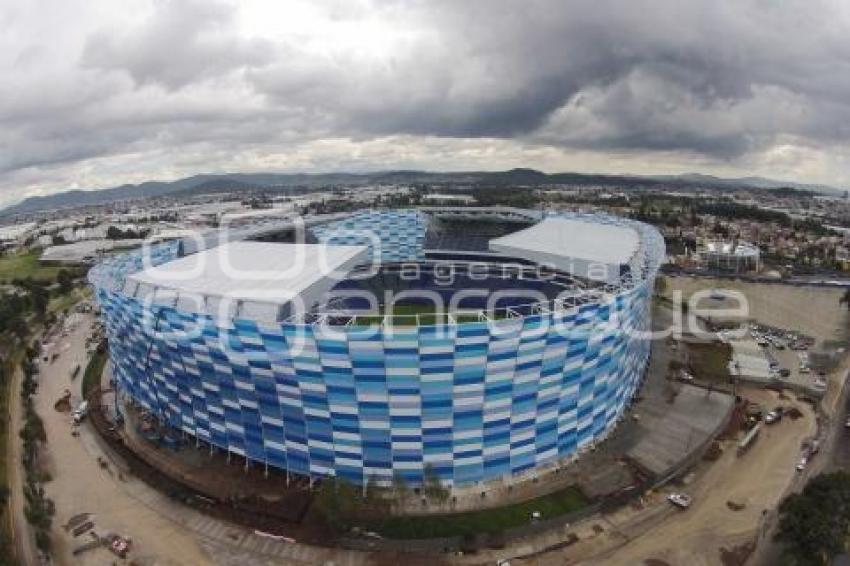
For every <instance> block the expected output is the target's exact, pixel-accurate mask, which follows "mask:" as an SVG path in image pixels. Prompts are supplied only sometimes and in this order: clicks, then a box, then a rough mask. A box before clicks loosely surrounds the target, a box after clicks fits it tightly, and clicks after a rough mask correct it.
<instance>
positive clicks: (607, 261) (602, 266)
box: [490, 216, 640, 283]
mask: <svg viewBox="0 0 850 566" xmlns="http://www.w3.org/2000/svg"><path fill="white" fill-rule="evenodd" d="M639 246H640V235H639V234H638V232H637V230H634V229H633V228H629V227H626V226H615V225H612V224H603V223H600V222H593V221H591V220H588V221H585V220H581V219H577V218H564V217H559V216H550V217H547V218H546V219H544V220H543V221H542V222H539V223H537V224H535V225H533V226H531V227H529V228H526V229H524V230H520V231H518V232H514V233H513V234H509V235H507V236H503V237H501V238H495V239H493V240H490V249H491V250H493V251H497V252H500V253H503V254H506V255H510V256H514V257H519V258H523V259H528V260H531V261H534V262H536V263H543V264H549V265H553V266H554V267H556V268H557V269H560V270H562V271H566V272H567V273H571V274H573V275H578V276H581V277H586V278H589V279H594V280H597V281H606V282H609V283H615V282H617V281H618V280H619V277H620V269H619V268H620V266H623V265H626V264H629V262H630V261H631V259H632V258H633V257H634V255H635V253H636V252H637V251H638V248H639Z"/></svg>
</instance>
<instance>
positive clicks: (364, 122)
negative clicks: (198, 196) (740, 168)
mask: <svg viewBox="0 0 850 566" xmlns="http://www.w3.org/2000/svg"><path fill="white" fill-rule="evenodd" d="M43 2H44V4H39V5H36V4H35V3H30V2H26V1H25V0H14V1H12V2H6V3H3V4H2V5H0V22H2V24H3V25H2V26H0V71H2V72H3V75H2V77H3V78H2V79H0V81H2V88H0V184H2V185H7V184H8V183H9V181H8V180H9V178H11V177H12V176H15V175H21V174H22V173H21V172H22V171H23V172H26V175H25V176H26V178H27V179H28V182H31V183H32V186H34V187H41V186H42V185H39V184H38V181H37V179H38V169H39V168H40V167H43V168H50V169H51V171H52V175H53V176H52V177H51V179H53V178H55V177H56V176H58V175H59V172H60V171H61V170H62V169H61V168H62V167H66V168H67V171H68V172H69V173H68V174H69V175H72V174H74V173H75V172H78V171H80V170H83V171H85V172H86V173H87V174H88V173H91V174H92V175H93V177H92V178H93V179H95V180H96V182H102V179H104V178H105V176H106V173H104V174H103V175H100V176H99V173H98V172H99V171H101V170H102V171H108V172H109V174H112V173H113V166H112V165H110V163H118V162H123V161H122V160H132V159H136V160H137V162H138V163H140V164H142V165H143V169H144V170H146V171H147V170H149V171H150V176H152V177H155V176H157V175H158V171H160V170H162V169H163V168H167V167H170V166H172V165H174V164H175V163H177V162H178V161H179V159H180V158H181V156H183V155H184V154H185V155H189V154H191V155H192V156H193V157H192V158H191V163H192V164H193V166H196V165H197V164H198V163H199V162H202V159H201V157H199V156H202V155H203V154H204V153H205V152H207V153H209V154H210V155H216V156H221V155H225V156H227V155H231V156H240V159H241V161H233V162H232V163H231V167H242V166H244V167H249V168H250V167H256V168H262V167H264V166H268V163H272V164H273V163H275V162H274V161H273V160H271V161H270V160H269V156H273V155H281V156H285V155H286V154H287V153H288V152H290V151H292V152H297V151H300V150H301V149H302V148H304V147H307V145H309V144H314V143H325V142H326V143H325V146H326V148H327V147H332V146H333V144H334V143H335V142H334V140H340V139H344V140H349V141H351V144H348V142H346V144H347V145H346V144H343V145H345V147H346V148H347V149H344V150H342V149H341V150H340V151H352V148H353V147H356V146H357V144H358V143H365V142H367V141H368V142H369V143H372V142H373V141H375V140H380V139H381V137H382V136H406V137H407V138H408V142H407V143H408V145H406V147H405V150H404V151H405V154H404V159H405V161H404V162H405V163H410V162H413V163H417V164H422V165H420V166H424V167H427V166H428V157H429V155H435V154H437V153H439V154H443V153H444V151H443V150H442V149H439V151H437V149H435V148H437V146H436V145H435V141H434V139H433V138H434V137H437V138H439V139H444V140H446V142H445V146H446V147H454V146H453V145H452V144H455V143H456V142H458V141H459V140H462V141H463V142H464V146H463V147H464V148H466V149H465V150H466V151H471V150H470V147H473V146H474V143H475V142H476V140H479V141H478V143H479V147H480V153H481V155H487V152H488V151H490V149H491V144H492V143H496V142H498V143H501V141H500V140H507V141H510V142H512V143H516V144H517V148H518V150H519V148H520V147H530V146H533V147H542V148H553V149H555V150H557V151H562V152H563V155H569V154H570V152H573V151H588V152H592V153H593V154H594V155H597V156H601V157H600V158H599V159H596V161H595V163H601V164H602V165H601V167H602V168H603V169H604V168H605V165H604V163H605V162H604V156H606V155H612V156H614V155H624V154H631V155H635V156H638V157H640V156H646V157H647V158H648V159H652V158H653V156H657V155H660V154H662V153H663V154H664V155H665V156H666V159H667V160H668V161H667V165H668V168H675V163H676V159H679V158H677V157H676V156H677V155H679V156H682V157H681V160H682V162H683V163H686V162H687V161H686V160H687V159H690V158H692V156H698V158H699V159H702V162H703V163H708V164H711V163H730V164H740V163H751V162H758V161H759V160H767V161H766V162H769V163H774V162H775V161H774V160H775V156H773V154H771V152H772V151H773V150H775V149H776V148H778V147H782V148H787V147H793V148H795V150H794V151H793V152H791V153H788V152H785V153H783V155H786V156H787V155H792V154H793V155H794V156H798V155H800V154H801V153H800V152H809V154H811V153H812V152H815V153H816V154H817V155H816V157H817V158H818V159H826V160H829V159H837V158H836V157H834V156H840V155H841V154H842V152H843V151H845V150H846V148H847V146H848V144H850V39H848V38H850V8H848V5H847V4H846V3H845V2H843V1H841V0H834V1H831V2H829V1H814V2H812V1H806V2H802V1H789V2H781V3H780V2H767V1H759V0H753V1H751V2H740V1H724V0H720V1H716V0H712V1H708V0H706V1H700V2H681V1H680V0H657V1H650V2H620V1H618V2H613V1H605V0H594V1H589V0H588V1H585V0H572V1H554V0H553V1H545V2H544V1H536V0H529V1H524V2H516V1H508V0H476V1H465V2H456V1H449V0H444V1H424V0H421V1H411V2H401V1H392V0H376V1H371V2H370V1H369V0H362V1H359V2H355V1H350V2H349V1H346V2H341V1H340V2H310V1H306V0H305V1H303V2H302V1H297V0H291V1H289V2H273V3H268V4H262V5H260V4H258V3H256V2H252V1H251V0H246V1H245V2H218V1H200V0H194V1H187V2H181V1H177V0H128V1H127V3H124V2H122V3H115V2H110V1H109V0H91V1H89V2H67V1H62V0H43ZM258 6H259V7H258ZM272 12H273V13H272ZM494 138H496V141H495V142H494V141H493V139H494ZM416 139H421V142H420V143H419V144H418V148H419V149H418V151H417V150H416V149H415V148H416V147H417V144H416V142H415V140H416ZM411 140H412V141H411ZM467 142H469V143H468V144H467ZM386 143H387V145H388V147H387V151H386V152H378V154H380V155H382V156H383V155H384V154H385V153H386V155H389V156H391V155H392V152H391V151H390V150H391V149H392V147H391V146H392V144H393V143H395V142H393V141H388V142H386ZM470 144H471V145H470ZM370 147H371V148H372V149H373V150H374V149H375V145H374V143H372V145H371V146H370ZM797 150H799V151H797ZM803 150H805V151H803ZM765 156H768V157H765ZM354 157H356V155H355V156H353V155H340V159H346V162H348V160H350V159H352V158H354ZM785 158H787V157H785ZM794 158H795V159H797V158H798V157H794ZM386 159H387V160H391V159H392V157H387V158H386ZM92 160H98V163H99V164H105V165H98V166H96V167H95V166H91V165H90V163H91V162H93V161H92ZM110 160H112V161H110ZM565 163H571V162H569V161H566V162H565ZM395 164H396V163H395V162H393V161H380V162H375V163H371V164H364V167H372V168H385V167H392V166H394V165H395ZM215 165H216V163H213V162H211V163H210V167H211V168H213V167H214V166H215ZM501 165H502V163H501V162H499V163H496V162H494V163H493V164H492V167H499V166H501ZM569 166H570V165H569V164H568V165H566V167H569ZM683 167H684V165H683ZM806 167H807V164H806V163H802V162H801V163H799V164H795V163H788V164H787V168H788V170H789V171H791V172H793V171H800V172H804V171H806ZM830 167H843V168H844V169H832V170H824V171H821V172H820V174H822V175H833V176H835V177H836V178H840V179H844V178H848V177H850V172H848V171H847V167H848V166H847V165H846V164H839V165H830ZM328 168H332V167H328ZM801 174H802V173H801ZM30 179H35V181H29V180H30ZM104 182H105V181H104ZM45 183H47V181H45ZM8 198H9V197H8V196H6V195H3V194H0V200H8Z"/></svg>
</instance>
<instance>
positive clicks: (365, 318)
mask: <svg viewBox="0 0 850 566" xmlns="http://www.w3.org/2000/svg"><path fill="white" fill-rule="evenodd" d="M388 314H390V309H388V308H385V307H381V309H380V313H379V314H363V315H358V316H357V319H356V320H355V322H354V324H353V325H354V326H379V325H380V324H381V323H383V322H384V315H388ZM452 314H453V316H454V319H455V322H457V323H466V322H479V321H480V320H481V319H480V318H479V316H478V312H477V310H461V311H459V312H457V313H455V312H454V311H452ZM392 315H393V316H392V318H388V319H387V321H386V324H387V325H391V326H396V327H403V326H417V325H419V326H431V325H438V324H447V323H448V322H449V318H448V316H447V315H448V311H447V310H445V309H438V308H436V307H435V306H434V305H430V304H429V305H396V306H394V307H393V308H392ZM488 317H489V319H490V320H502V319H505V318H507V312H506V311H505V310H504V309H502V310H498V311H496V312H495V313H490V314H489V315H488Z"/></svg>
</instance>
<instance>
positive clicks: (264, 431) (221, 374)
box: [90, 211, 663, 485]
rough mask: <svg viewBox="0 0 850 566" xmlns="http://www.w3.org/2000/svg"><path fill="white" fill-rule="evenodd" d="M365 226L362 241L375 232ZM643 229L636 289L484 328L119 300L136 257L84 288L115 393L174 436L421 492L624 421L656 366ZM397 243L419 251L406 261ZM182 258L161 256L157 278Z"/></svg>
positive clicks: (388, 235)
mask: <svg viewBox="0 0 850 566" xmlns="http://www.w3.org/2000/svg"><path fill="white" fill-rule="evenodd" d="M404 213H405V214H416V215H419V214H420V213H417V212H415V211H414V212H411V211H404ZM367 214H368V215H364V216H361V218H366V221H365V222H363V224H362V226H365V227H368V225H369V224H372V223H373V222H374V220H375V218H376V217H375V216H374V214H375V213H367ZM377 218H378V220H380V217H377ZM604 218H605V219H610V218H611V217H604ZM392 223H393V222H385V223H384V225H385V226H386V225H391V224H392ZM398 225H403V226H405V227H409V226H410V225H411V223H410V222H404V221H401V222H399V223H398ZM426 225H427V224H426V222H424V221H423V222H420V223H419V224H418V226H420V228H421V230H422V232H423V233H422V238H421V239H424V226H426ZM640 226H643V225H640ZM347 228H351V226H348V227H347ZM354 228H357V226H356V225H355V226H354ZM646 228H648V227H646ZM642 230H643V234H644V235H645V237H648V238H650V240H652V241H650V242H649V245H650V246H651V247H652V249H650V250H649V251H648V252H647V257H646V258H644V262H645V264H646V272H645V273H644V274H643V276H642V279H641V280H640V281H639V282H636V283H635V284H634V285H632V286H631V287H630V288H627V289H623V290H622V291H621V292H619V293H617V294H613V295H612V296H611V298H610V300H608V301H606V302H604V303H597V304H586V305H582V306H580V307H575V308H572V309H567V310H559V311H555V312H548V313H542V314H538V315H533V316H526V317H522V318H516V319H506V320H497V321H491V322H469V323H462V324H456V325H438V326H419V327H395V328H378V327H376V328H366V327H361V328H357V327H353V328H352V327H325V326H320V325H297V324H290V323H281V324H276V325H272V326H269V325H259V324H257V323H256V322H254V321H251V320H239V319H237V320H230V321H221V320H215V319H213V318H212V317H210V316H209V315H202V314H194V313H187V312H180V311H178V310H176V309H174V308H172V307H168V306H162V305H151V304H145V303H142V302H141V301H139V300H137V299H135V298H133V297H129V296H126V295H124V294H123V293H122V292H121V289H122V287H123V278H124V276H126V275H127V274H129V273H131V272H133V271H136V270H138V269H141V267H142V261H141V254H140V253H138V252H136V253H134V254H126V255H124V256H121V257H120V258H118V259H114V260H111V261H108V262H105V263H103V264H101V265H99V266H97V267H96V268H94V269H93V270H92V272H91V275H90V281H91V283H92V284H93V286H94V287H95V288H96V291H97V298H98V301H99V303H100V305H101V308H102V313H103V320H104V323H105V326H106V330H107V336H108V338H109V346H110V359H111V361H112V364H113V366H114V374H115V376H116V379H117V381H118V384H119V386H120V388H121V390H122V391H123V392H124V393H125V394H127V395H129V396H130V397H132V398H133V399H134V400H135V401H137V402H138V403H140V404H142V405H143V406H145V407H147V408H148V409H149V410H150V411H152V412H153V413H154V414H155V415H157V416H158V417H159V418H160V419H161V420H162V421H163V422H166V423H168V424H169V425H171V426H172V427H174V428H175V429H178V430H181V431H183V432H185V433H187V434H189V435H192V436H194V437H195V438H197V439H198V440H200V441H203V442H207V443H210V444H212V445H213V446H216V447H218V448H220V449H222V450H228V451H230V452H232V453H235V454H239V455H241V456H244V457H246V458H249V459H251V460H253V461H255V462H258V463H260V464H267V465H269V466H274V467H278V468H281V469H285V470H289V471H290V472H293V473H297V474H303V475H309V476H312V477H323V476H326V475H335V476H339V477H344V478H346V479H348V480H349V481H352V482H354V483H358V484H361V483H364V482H366V481H369V480H370V479H372V478H374V479H376V480H378V481H391V479H392V478H393V476H394V475H401V476H404V477H405V478H406V480H407V481H408V482H409V483H411V484H413V485H419V484H421V483H422V482H423V479H424V474H425V470H426V468H430V469H432V470H433V471H434V473H436V474H437V475H438V476H439V477H440V479H441V480H442V481H444V482H445V483H447V484H458V485H461V484H470V483H474V482H479V481H486V480H491V479H496V478H499V477H504V476H516V475H522V474H533V471H534V469H535V468H536V467H538V466H540V465H543V464H548V463H551V462H553V461H556V460H562V459H569V458H572V457H575V456H577V455H578V454H579V453H580V452H581V451H582V450H584V449H587V448H589V447H591V446H592V445H593V444H594V443H595V442H598V441H599V440H601V439H602V438H604V437H605V436H606V435H607V434H608V433H609V432H610V431H611V430H612V428H613V427H614V425H615V424H616V422H617V420H618V419H620V418H621V417H622V415H623V413H624V411H625V409H626V407H627V406H628V404H629V402H630V400H631V398H632V396H633V394H634V392H635V390H636V388H637V386H638V385H639V383H640V380H641V379H642V377H643V373H644V369H645V366H646V364H647V360H648V357H649V341H648V340H646V339H645V337H643V336H639V335H636V332H638V331H642V330H646V329H648V328H649V322H650V319H649V317H650V310H649V306H650V299H651V292H652V285H653V279H654V276H655V272H656V270H657V263H658V259H657V257H655V256H657V255H658V246H659V244H658V241H655V240H654V236H653V233H654V234H655V235H657V232H655V231H654V230H652V229H649V230H651V232H648V231H646V230H645V229H643V228H642ZM378 234H379V237H380V240H381V246H382V257H390V258H392V259H394V260H398V259H404V258H407V259H418V258H417V257H416V256H415V255H413V256H412V257H411V254H415V253H421V252H420V249H421V248H416V242H417V241H419V239H420V238H419V236H418V235H414V236H412V237H411V235H410V233H405V234H404V235H403V237H401V238H396V235H394V233H393V231H392V230H391V229H385V230H384V231H382V232H379V233H378ZM396 240H397V241H401V242H403V245H404V246H407V247H408V250H409V249H410V243H411V242H413V243H414V245H413V248H412V249H413V250H414V251H413V252H410V251H405V252H399V251H398V248H397V247H394V241H396ZM658 240H660V236H658ZM328 243H331V244H332V243H334V241H333V239H330V241H329V242H328ZM339 243H348V242H339ZM661 245H662V246H663V244H661ZM179 249H180V248H179V245H176V244H167V245H164V246H159V247H157V248H156V249H154V250H153V251H152V252H151V253H150V255H151V263H154V264H157V263H163V262H166V261H169V260H171V259H173V258H175V257H177V255H178V253H179ZM384 254H390V255H389V256H385V255H384ZM405 254H407V255H405ZM661 254H662V255H663V247H662V248H661ZM650 256H652V257H650Z"/></svg>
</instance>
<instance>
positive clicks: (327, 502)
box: [315, 477, 362, 532]
mask: <svg viewBox="0 0 850 566" xmlns="http://www.w3.org/2000/svg"><path fill="white" fill-rule="evenodd" d="M361 502H362V500H361V498H360V494H359V493H358V490H357V488H356V487H354V486H353V485H351V483H350V482H348V481H346V480H345V479H343V478H334V477H328V478H325V479H323V480H322V484H321V485H320V486H319V492H318V494H317V495H316V499H315V506H316V510H317V511H318V512H319V514H320V515H321V517H322V519H323V520H324V522H325V524H326V525H327V526H328V527H329V528H330V529H332V530H334V531H336V532H344V531H346V530H348V529H349V528H350V527H351V524H352V522H353V521H354V518H355V517H356V516H357V513H358V511H359V510H360V507H361Z"/></svg>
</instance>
